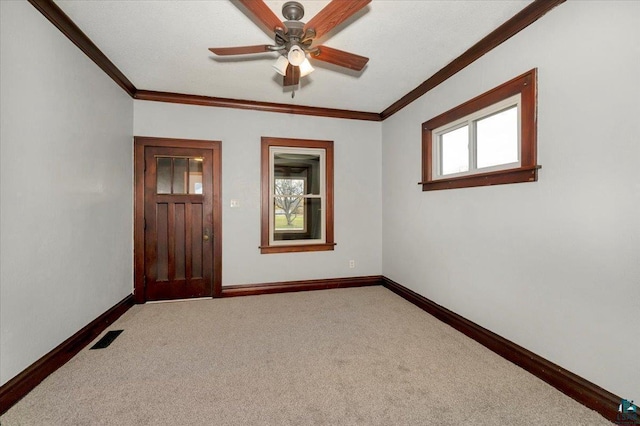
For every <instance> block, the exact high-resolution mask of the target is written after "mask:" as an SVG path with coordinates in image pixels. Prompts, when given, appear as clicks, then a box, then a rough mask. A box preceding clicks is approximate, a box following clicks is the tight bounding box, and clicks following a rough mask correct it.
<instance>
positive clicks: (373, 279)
mask: <svg viewBox="0 0 640 426" xmlns="http://www.w3.org/2000/svg"><path fill="white" fill-rule="evenodd" d="M381 284H382V276H381V275H370V276H364V277H349V278H328V279H320V280H303V281H286V282H275V283H265V284H248V285H231V286H225V287H222V297H235V296H255V295H258V294H274V293H291V292H296V291H312V290H327V289H332V288H350V287H366V286H373V285H381Z"/></svg>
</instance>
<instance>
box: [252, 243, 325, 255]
mask: <svg viewBox="0 0 640 426" xmlns="http://www.w3.org/2000/svg"><path fill="white" fill-rule="evenodd" d="M335 245H336V243H324V244H291V245H281V246H260V253H261V254H270V253H295V252H305V251H331V250H333V248H334V247H335Z"/></svg>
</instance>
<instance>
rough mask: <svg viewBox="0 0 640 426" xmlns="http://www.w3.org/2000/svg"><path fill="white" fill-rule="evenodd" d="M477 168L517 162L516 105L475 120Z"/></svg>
mask: <svg viewBox="0 0 640 426" xmlns="http://www.w3.org/2000/svg"><path fill="white" fill-rule="evenodd" d="M476 132H477V144H478V168H482V167H491V166H497V165H499V164H509V163H516V162H518V107H517V106H514V107H512V108H509V109H507V110H504V111H502V112H499V113H497V114H494V115H492V116H489V117H487V118H483V119H481V120H478V121H477V122H476Z"/></svg>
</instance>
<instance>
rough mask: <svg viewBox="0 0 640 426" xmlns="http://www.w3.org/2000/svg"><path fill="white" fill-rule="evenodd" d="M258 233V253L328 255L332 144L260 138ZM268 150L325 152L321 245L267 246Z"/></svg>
mask: <svg viewBox="0 0 640 426" xmlns="http://www.w3.org/2000/svg"><path fill="white" fill-rule="evenodd" d="M261 143H262V145H261V160H260V170H261V176H260V180H261V221H260V225H261V230H260V247H259V248H260V253H262V254H270V253H295V252H309V251H330V250H333V249H334V247H335V245H336V244H335V242H334V239H333V141H322V140H313V139H288V138H273V137H263V138H262V140H261ZM272 146H277V147H284V148H315V149H324V150H325V169H326V170H325V179H326V182H325V192H326V194H325V197H326V207H325V208H326V223H325V227H326V229H325V242H324V243H313V244H290V245H286V244H278V245H270V244H269V228H270V226H269V225H270V224H269V207H270V193H269V179H270V174H271V170H270V167H269V149H270V148H271V147H272Z"/></svg>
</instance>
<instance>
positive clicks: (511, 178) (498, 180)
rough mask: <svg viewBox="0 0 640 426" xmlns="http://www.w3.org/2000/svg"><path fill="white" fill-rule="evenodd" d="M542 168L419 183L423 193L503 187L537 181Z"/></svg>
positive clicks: (508, 170)
mask: <svg viewBox="0 0 640 426" xmlns="http://www.w3.org/2000/svg"><path fill="white" fill-rule="evenodd" d="M541 167H542V166H540V165H537V166H526V167H519V168H517V169H507V170H498V171H495V172H488V173H478V174H474V175H468V176H459V177H455V178H449V179H446V178H445V179H438V180H432V181H427V182H419V183H418V184H419V185H422V190H423V191H436V190H440V189H455V188H471V187H474V186H489V185H503V184H507V183H522V182H535V181H537V180H538V169H540V168H541Z"/></svg>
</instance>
